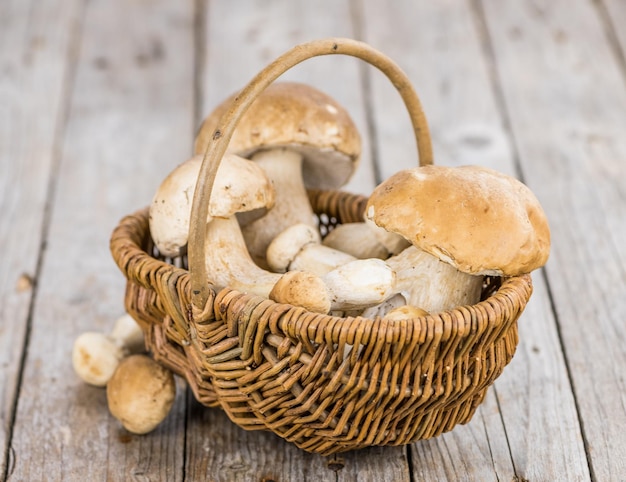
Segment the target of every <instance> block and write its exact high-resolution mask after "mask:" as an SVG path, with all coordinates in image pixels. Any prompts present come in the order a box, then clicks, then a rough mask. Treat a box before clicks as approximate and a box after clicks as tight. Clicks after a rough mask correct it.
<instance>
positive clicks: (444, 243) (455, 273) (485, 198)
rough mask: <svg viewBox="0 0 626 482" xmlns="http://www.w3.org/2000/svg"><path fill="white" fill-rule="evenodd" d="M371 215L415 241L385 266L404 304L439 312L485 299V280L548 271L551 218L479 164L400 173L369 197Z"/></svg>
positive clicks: (523, 191)
mask: <svg viewBox="0 0 626 482" xmlns="http://www.w3.org/2000/svg"><path fill="white" fill-rule="evenodd" d="M366 215H367V217H368V218H369V219H371V220H372V221H374V222H375V223H376V224H377V225H378V226H380V227H382V228H384V229H385V230H387V231H390V232H393V233H397V234H400V235H402V236H403V237H405V238H406V239H407V240H409V241H410V242H411V243H412V246H409V247H408V248H406V249H405V250H404V251H402V252H401V253H400V254H398V255H395V256H392V257H391V258H389V259H388V260H387V263H388V264H389V266H391V268H392V269H394V271H395V272H396V275H397V285H398V287H399V291H400V292H401V293H402V294H403V295H404V296H405V298H406V304H409V305H415V306H419V307H421V308H423V309H425V310H426V311H429V312H436V311H440V310H445V309H450V308H453V307H455V306H459V305H463V304H472V303H476V302H477V301H478V300H479V298H480V293H481V289H482V277H483V275H495V276H516V275H520V274H523V273H529V272H531V271H532V270H534V269H537V268H539V267H541V266H543V265H544V264H545V263H546V261H547V258H548V254H549V249H550V231H549V227H548V223H547V220H546V216H545V214H544V212H543V210H542V208H541V205H540V204H539V201H538V200H537V198H536V197H535V196H534V194H533V193H532V192H531V191H530V189H528V187H526V186H525V185H524V184H522V183H521V182H519V181H518V180H516V179H514V178H512V177H510V176H507V175H505V174H502V173H499V172H497V171H494V170H491V169H487V168H484V167H478V166H463V167H445V166H430V165H428V166H422V167H418V168H414V169H407V170H404V171H400V172H398V173H396V174H394V175H393V176H391V177H390V178H389V179H387V180H386V181H384V182H383V183H381V184H380V185H379V186H378V187H377V188H376V189H375V190H374V192H373V193H372V195H371V196H370V198H369V200H368V203H367V207H366Z"/></svg>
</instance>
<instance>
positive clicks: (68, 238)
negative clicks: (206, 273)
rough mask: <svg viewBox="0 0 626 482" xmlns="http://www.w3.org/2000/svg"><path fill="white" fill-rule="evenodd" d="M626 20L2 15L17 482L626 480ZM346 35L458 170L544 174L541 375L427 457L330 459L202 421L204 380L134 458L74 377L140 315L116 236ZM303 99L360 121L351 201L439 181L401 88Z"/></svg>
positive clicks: (344, 14) (606, 12) (538, 278)
mask: <svg viewBox="0 0 626 482" xmlns="http://www.w3.org/2000/svg"><path fill="white" fill-rule="evenodd" d="M625 19H626V7H624V4H623V2H619V1H617V0H571V1H565V0H533V1H532V2H499V1H495V0H466V1H454V0H442V1H438V2H428V1H426V0H419V1H409V0H397V1H394V2H377V1H375V0H341V1H332V0H321V1H317V2H291V1H288V0H271V1H261V0H253V1H249V2H245V7H244V6H243V5H242V4H241V3H240V2H219V1H215V0H213V1H209V0H206V1H203V0H186V1H183V2H167V1H165V0H154V1H152V2H145V1H140V0H136V1H130V2H124V1H121V0H113V1H105V0H90V1H81V0H41V1H38V2H34V1H32V0H26V1H22V0H19V1H18V0H7V1H5V2H2V3H0V212H1V213H2V215H1V216H0V252H2V253H3V256H2V261H0V266H1V269H0V366H2V370H0V386H1V387H2V394H1V396H0V452H2V453H3V455H4V457H3V459H2V462H1V464H2V466H1V467H0V473H1V474H2V475H0V479H3V476H5V475H6V476H7V478H8V480H15V481H22V480H68V481H84V480H137V479H139V480H168V481H169V480H173V481H176V480H219V481H228V480H254V481H257V480H258V481H260V480H264V481H265V482H270V481H285V480H329V481H344V480H345V481H352V480H359V481H360V480H371V481H380V480H382V481H409V480H438V481H439V480H441V481H444V480H451V481H458V480H467V481H474V480H487V481H489V480H503V481H511V480H517V481H521V480H533V481H534V480H597V481H605V480H607V481H611V480H618V481H619V480H624V477H625V474H626V462H625V460H626V437H625V436H624V434H623V427H624V426H626V410H625V408H624V407H625V406H626V403H625V402H624V393H626V386H625V383H624V376H623V371H624V367H626V350H624V346H626V339H625V336H626V332H625V331H624V329H623V320H624V319H625V318H626V298H625V297H624V293H625V292H626V251H625V250H626V239H625V238H626V230H624V228H623V224H624V220H625V219H626V137H624V135H623V133H624V132H626V66H625V64H626V62H625V59H624V52H626V37H625V34H624V29H623V28H622V25H623V24H624V20H625ZM328 36H346V37H360V38H362V39H363V40H366V41H367V42H369V43H370V44H371V45H372V46H374V47H376V48H378V49H379V50H382V51H383V52H385V53H386V54H388V55H389V56H390V57H391V58H392V59H394V60H395V61H396V62H397V63H398V64H400V65H401V66H402V67H403V68H404V70H405V71H406V72H407V73H408V75H409V77H410V78H411V79H412V80H413V81H414V85H415V87H416V89H417V91H418V93H419V94H420V96H421V98H422V101H423V104H424V108H425V112H426V115H427V117H428V120H429V122H430V126H431V131H432V135H433V142H434V150H435V162H436V163H437V164H446V165H459V164H470V163H473V164H483V165H487V166H490V167H493V168H496V169H498V170H501V171H504V172H507V173H509V174H512V175H515V176H519V177H521V178H522V179H523V180H524V181H525V182H526V183H527V184H528V185H529V186H530V187H531V189H532V190H533V191H534V192H535V193H536V194H537V196H538V197H539V199H540V201H541V202H542V204H543V206H544V208H545V209H546V212H547V214H548V217H549V220H550V223H551V227H552V235H553V250H552V254H551V258H550V260H549V262H548V265H547V266H546V268H545V270H542V271H541V272H537V273H535V275H534V276H533V279H534V284H535V293H534V295H533V297H532V299H531V302H530V303H529V305H528V307H527V309H526V312H525V313H524V315H523V316H522V318H521V320H520V344H519V347H518V351H517V354H516V356H515V357H514V359H513V361H512V362H511V364H510V365H509V366H508V367H506V369H505V371H504V373H503V375H502V376H501V377H500V378H499V379H498V380H497V381H496V383H495V385H494V387H492V388H491V389H490V390H489V391H488V393H487V397H486V399H485V401H484V403H483V404H482V405H481V407H480V408H479V410H478V411H477V413H476V415H475V416H474V418H473V420H472V421H471V422H470V423H469V424H467V425H465V426H458V427H456V428H455V429H454V430H453V431H452V432H450V433H447V434H444V435H443V436H441V437H438V438H436V439H433V440H429V441H423V442H418V443H415V444H412V445H411V446H408V447H400V448H397V447H396V448H394V447H386V448H377V447H374V448H370V449H366V450H362V451H358V452H354V453H349V454H342V455H339V456H336V457H332V458H325V457H320V456H315V455H310V454H307V453H305V452H303V451H301V450H299V449H297V448H295V447H294V446H292V445H291V444H288V443H286V442H284V441H283V440H281V439H279V438H278V437H276V436H274V435H272V434H270V433H266V432H246V431H243V430H242V429H240V428H238V427H237V426H235V425H234V424H233V423H232V422H230V420H229V419H228V418H227V417H226V415H225V414H224V413H223V412H221V411H220V410H218V409H207V408H204V407H201V406H200V405H199V404H198V403H197V402H196V401H195V400H193V399H192V395H191V394H190V392H189V391H188V390H187V388H186V387H185V384H184V383H183V382H182V381H181V380H178V387H179V390H178V394H177V400H176V403H175V407H174V410H173V411H172V413H171V414H170V416H169V417H168V419H167V420H166V421H165V422H164V423H163V424H162V425H161V426H160V427H159V428H158V429H157V430H156V431H154V432H153V433H151V434H149V435H146V436H141V437H140V436H134V435H131V434H129V433H128V432H126V431H125V430H123V429H121V427H120V425H119V424H118V423H117V422H116V421H115V420H113V419H112V418H111V417H110V415H109V414H108V409H107V407H106V400H105V393H104V391H103V390H102V389H97V388H94V387H89V386H87V385H85V384H84V383H83V382H82V381H80V380H79V379H78V378H77V377H76V375H75V374H74V372H73V370H72V367H71V362H70V352H71V347H72V343H73V341H74V339H75V338H76V336H77V335H78V334H79V333H81V332H83V331H86V330H102V331H107V330H109V329H110V327H111V326H112V322H113V320H114V319H115V318H116V317H117V316H118V315H119V314H121V312H122V310H123V307H122V299H123V290H124V280H123V277H122V275H121V274H120V273H119V271H118V270H117V268H116V267H115V266H114V264H113V261H112V260H111V257H110V254H109V252H108V240H109V235H110V233H111V230H112V229H113V227H114V225H115V224H116V223H117V221H118V220H119V218H120V217H121V216H123V215H125V214H127V213H129V212H131V211H134V210H135V209H137V208H139V207H142V206H144V205H146V204H147V203H149V201H150V199H151V197H152V194H153V192H154V190H155V188H156V186H157V185H158V183H159V182H160V181H161V179H162V178H163V177H164V176H165V175H166V174H167V173H168V172H169V171H170V170H171V168H172V167H173V166H174V165H176V164H178V163H179V162H181V161H183V160H184V159H185V158H186V157H187V156H188V155H189V154H190V153H191V149H192V140H193V136H194V132H195V129H196V128H197V126H198V125H199V122H200V120H201V118H202V117H203V116H204V115H206V114H207V113H208V112H209V110H210V109H212V107H213V106H215V105H216V104H217V103H218V102H220V101H221V100H222V99H224V98H225V97H226V96H227V95H229V94H230V93H232V92H233V91H235V90H237V89H238V88H240V87H242V86H243V85H244V84H245V83H246V82H247V81H248V80H250V78H251V77H252V76H253V75H254V74H256V72H258V70H259V69H261V68H262V67H263V66H264V65H266V64H267V63H268V62H269V61H271V60H272V59H273V58H275V57H276V56H277V55H278V54H280V53H282V52H284V51H285V50H287V49H288V48H290V47H292V46H293V45H295V44H296V43H298V42H301V41H305V40H310V39H313V38H320V37H328ZM285 79H291V80H299V81H304V82H308V83H311V84H312V85H314V86H316V87H318V88H320V89H321V90H324V91H326V92H328V93H329V94H331V95H332V96H333V97H335V98H336V99H337V100H338V101H339V102H341V103H342V104H343V105H345V106H346V107H347V108H348V109H349V110H350V112H351V114H352V115H353V117H354V119H355V121H356V123H357V126H358V127H359V129H360V131H361V132H362V134H363V141H364V152H365V154H364V157H363V161H362V164H361V168H360V170H359V171H358V173H357V174H356V175H355V177H354V178H353V180H352V181H351V183H350V184H349V185H348V186H346V189H348V190H350V191H353V192H361V193H364V194H367V193H369V192H370V191H371V189H372V187H373V186H374V184H375V182H376V181H377V180H380V179H382V178H384V177H387V176H389V175H390V174H391V173H393V172H396V171H397V170H399V169H403V168H405V167H412V166H414V165H416V164H417V157H416V150H415V146H414V145H413V138H412V136H411V131H410V126H409V123H408V122H409V121H408V116H407V115H406V112H405V109H404V106H403V105H402V103H401V100H400V98H399V96H398V95H397V93H396V92H395V90H394V89H393V87H392V86H390V85H389V83H388V81H387V79H386V78H384V77H383V76H382V74H380V73H379V72H377V71H375V70H374V69H370V68H368V67H367V66H366V65H364V64H363V63H362V62H361V61H359V60H356V59H350V58H346V57H335V56H333V57H325V58H319V59H314V60H311V61H308V62H305V63H304V64H302V65H300V66H298V67H296V68H294V69H293V70H292V71H290V72H289V73H288V74H286V75H285ZM377 176H378V177H377ZM22 274H24V275H25V276H24V277H22ZM29 280H32V281H34V284H31V283H30V282H29ZM22 368H23V371H22Z"/></svg>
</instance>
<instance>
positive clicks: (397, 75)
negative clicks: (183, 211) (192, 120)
mask: <svg viewBox="0 0 626 482" xmlns="http://www.w3.org/2000/svg"><path fill="white" fill-rule="evenodd" d="M331 54H342V55H350V56H352V57H358V58H360V59H361V60H364V61H365V62H367V63H369V64H371V65H373V66H374V67H376V68H378V69H379V70H380V71H382V72H383V73H384V74H385V75H386V76H387V78H388V79H389V80H390V81H391V83H392V84H393V85H394V87H395V88H396V89H397V90H398V92H399V93H400V96H401V97H402V100H403V101H404V104H405V106H406V108H407V110H408V112H409V116H410V118H411V123H412V125H413V131H414V134H415V140H416V142H417V151H418V155H419V163H420V165H426V164H432V163H433V155H432V145H431V140H430V134H429V131H428V124H427V122H426V117H425V115H424V112H423V110H422V106H421V103H420V100H419V98H418V96H417V94H416V93H415V90H414V89H413V86H412V85H411V83H410V81H409V79H408V77H407V76H406V74H405V73H404V72H403V71H402V69H401V68H400V67H399V66H398V65H397V64H396V63H395V62H393V61H392V60H391V59H389V57H387V56H386V55H384V54H382V53H381V52H379V51H377V50H375V49H374V48H372V47H370V46H369V45H367V44H365V43H363V42H359V41H357V40H351V39H344V38H328V39H320V40H314V41H311V42H307V43H303V44H300V45H296V46H295V47H293V48H292V49H290V50H288V51H287V52H285V53H284V54H283V55H281V56H280V57H278V58H277V59H276V60H274V61H273V62H272V63H271V64H269V65H268V66H267V67H265V68H264V69H263V70H261V71H260V72H259V73H258V74H257V75H256V76H255V77H254V78H253V79H252V80H251V81H250V82H249V83H248V85H246V86H245V87H244V88H243V89H242V90H241V91H240V92H239V95H237V97H235V98H234V100H233V102H232V103H231V105H230V108H229V109H228V111H227V112H226V113H225V114H224V115H223V117H222V118H221V119H220V121H219V123H218V125H217V128H216V130H215V132H214V134H213V137H212V138H211V139H210V140H209V143H208V145H207V149H206V152H205V154H204V159H203V161H202V166H201V167H200V172H199V174H198V181H197V183H196V189H195V192H194V196H193V202H192V207H191V222H190V228H189V244H188V256H189V273H190V277H191V303H192V305H193V306H194V307H196V308H198V309H200V310H203V309H204V308H205V305H206V303H207V301H208V299H209V286H208V283H207V269H206V264H205V260H204V249H205V247H204V244H205V236H204V234H205V223H203V222H198V220H199V219H200V220H201V219H206V218H207V215H208V210H209V199H210V198H211V191H212V189H213V183H214V181H215V177H216V175H217V169H218V167H219V164H220V162H221V160H222V157H223V156H224V153H225V152H226V148H227V147H228V143H229V142H230V138H231V137H232V135H233V132H234V131H235V127H236V126H237V123H238V122H239V119H240V118H241V117H242V116H243V114H244V113H245V112H246V110H247V109H248V107H250V105H251V104H252V102H253V101H254V100H255V99H256V97H257V96H258V95H259V94H260V93H261V92H263V90H264V89H265V88H266V87H267V86H268V85H270V84H271V83H272V82H273V81H274V80H276V79H277V78H278V77H279V76H280V75H282V74H283V73H285V72H286V71H287V70H289V69H290V68H291V67H294V66H295V65H297V64H299V63H300V62H303V61H304V60H306V59H309V58H311V57H318V56H321V55H331Z"/></svg>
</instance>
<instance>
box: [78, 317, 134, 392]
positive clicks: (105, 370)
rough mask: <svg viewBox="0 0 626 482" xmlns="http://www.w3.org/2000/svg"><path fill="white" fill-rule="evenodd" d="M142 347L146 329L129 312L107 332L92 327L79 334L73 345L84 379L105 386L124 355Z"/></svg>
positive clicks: (80, 375)
mask: <svg viewBox="0 0 626 482" xmlns="http://www.w3.org/2000/svg"><path fill="white" fill-rule="evenodd" d="M142 350H144V341H143V331H141V328H140V327H139V325H137V323H136V322H135V320H134V319H133V318H132V317H131V316H130V315H128V314H126V315H124V316H121V317H120V318H118V319H117V320H116V322H115V325H114V326H113V330H112V331H111V333H110V334H108V335H106V334H104V333H99V332H92V331H89V332H85V333H82V334H81V335H80V336H78V337H77V338H76V340H75V341H74V346H73V349H72V365H73V366H74V371H75V372H76V374H77V375H78V376H79V377H80V378H81V379H82V380H83V381H84V382H86V383H89V384H90V385H94V386H96V387H104V386H105V385H106V384H107V383H108V381H109V379H110V378H111V376H112V375H113V372H115V369H116V368H117V366H118V364H119V363H120V361H121V360H122V359H124V358H125V357H126V356H128V355H129V354H130V353H139V352H141V351H142Z"/></svg>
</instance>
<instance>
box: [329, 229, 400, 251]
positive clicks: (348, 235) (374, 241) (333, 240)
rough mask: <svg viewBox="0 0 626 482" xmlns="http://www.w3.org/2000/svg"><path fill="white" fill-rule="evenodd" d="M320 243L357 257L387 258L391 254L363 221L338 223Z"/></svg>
mask: <svg viewBox="0 0 626 482" xmlns="http://www.w3.org/2000/svg"><path fill="white" fill-rule="evenodd" d="M403 239H404V238H403ZM322 244H323V245H324V246H328V247H329V248H333V249H336V250H338V251H343V252H344V253H348V254H350V255H352V256H354V257H355V258H358V259H368V258H378V259H387V258H388V257H389V256H391V254H393V253H391V252H390V251H389V250H388V249H387V248H386V247H385V246H384V245H383V244H382V243H381V242H380V241H379V240H378V237H377V236H376V233H375V232H374V230H373V229H372V228H371V227H370V226H369V225H367V224H366V223H364V222H361V223H346V224H339V225H338V226H336V227H335V228H334V229H333V230H332V231H331V232H330V233H328V234H327V235H326V237H325V238H324V240H323V241H322Z"/></svg>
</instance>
